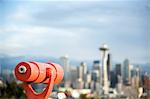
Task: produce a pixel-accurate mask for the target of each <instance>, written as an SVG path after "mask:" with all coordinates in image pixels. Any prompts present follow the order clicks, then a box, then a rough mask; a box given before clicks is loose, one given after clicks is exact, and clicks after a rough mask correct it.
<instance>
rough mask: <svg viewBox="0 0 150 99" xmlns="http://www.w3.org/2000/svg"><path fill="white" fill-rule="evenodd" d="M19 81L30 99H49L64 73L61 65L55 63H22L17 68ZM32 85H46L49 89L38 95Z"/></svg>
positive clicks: (16, 72) (16, 73)
mask: <svg viewBox="0 0 150 99" xmlns="http://www.w3.org/2000/svg"><path fill="white" fill-rule="evenodd" d="M15 75H16V78H17V79H18V80H21V81H23V84H24V89H25V92H26V95H27V97H28V99H48V97H49V95H50V93H51V92H52V89H53V86H54V84H59V83H60V82H61V80H62V79H63V76H64V72H63V69H62V67H61V66H60V65H58V64H55V63H40V62H20V63H19V64H18V65H17V66H16V68H15ZM31 83H45V84H47V87H46V88H45V89H44V91H43V92H41V93H36V92H35V91H34V90H33V88H32V86H31Z"/></svg>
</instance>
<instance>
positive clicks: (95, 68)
mask: <svg viewBox="0 0 150 99" xmlns="http://www.w3.org/2000/svg"><path fill="white" fill-rule="evenodd" d="M93 73H97V74H96V75H97V77H98V78H97V80H96V81H97V82H101V80H102V78H101V76H100V75H101V73H102V72H101V66H100V61H99V60H95V61H93ZM93 75H94V74H93Z"/></svg>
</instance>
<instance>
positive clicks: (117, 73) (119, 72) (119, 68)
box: [115, 64, 122, 76]
mask: <svg viewBox="0 0 150 99" xmlns="http://www.w3.org/2000/svg"><path fill="white" fill-rule="evenodd" d="M121 68H122V67H121V64H116V68H115V69H116V75H117V76H118V75H120V76H122V72H121V71H122V69H121Z"/></svg>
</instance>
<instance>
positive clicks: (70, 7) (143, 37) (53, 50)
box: [0, 0, 150, 63]
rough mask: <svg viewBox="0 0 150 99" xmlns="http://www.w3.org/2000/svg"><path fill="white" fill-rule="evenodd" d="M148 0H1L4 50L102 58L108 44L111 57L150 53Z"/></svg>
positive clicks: (0, 48) (0, 45)
mask: <svg viewBox="0 0 150 99" xmlns="http://www.w3.org/2000/svg"><path fill="white" fill-rule="evenodd" d="M149 8H150V3H149V2H148V1H147V0H143V1H140V0H134V1H130V0H127V1H115V0H112V1H99V2H98V1H94V2H90V1H89V2H83V1H78V2H62V3H59V2H58V1H56V2H52V1H51V2H48V1H43V2H41V1H36V2H35V1H29V0H28V1H23V2H20V1H17V0H13V1H9V0H7V1H3V0H2V1H0V13H1V15H0V16H1V19H0V21H1V23H0V35H1V36H0V41H1V42H0V53H2V54H8V55H15V56H18V55H19V56H20V55H33V56H53V57H60V56H63V55H65V54H68V55H69V57H70V58H71V59H76V60H83V61H84V60H95V59H99V58H100V57H99V54H100V53H99V50H98V48H99V47H100V45H102V44H103V43H106V44H108V46H109V48H110V49H111V50H110V53H112V54H113V57H112V59H113V60H115V61H120V62H122V61H123V60H124V59H125V58H128V59H129V60H131V62H133V63H146V62H149V61H150V58H149V55H150V54H149V52H148V50H149V46H150V45H149V40H148V37H149V36H148V35H149V34H148V29H147V27H148V16H149Z"/></svg>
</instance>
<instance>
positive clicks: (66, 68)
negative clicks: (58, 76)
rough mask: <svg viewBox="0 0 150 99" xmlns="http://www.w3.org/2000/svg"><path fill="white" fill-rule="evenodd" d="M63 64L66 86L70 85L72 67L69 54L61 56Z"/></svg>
mask: <svg viewBox="0 0 150 99" xmlns="http://www.w3.org/2000/svg"><path fill="white" fill-rule="evenodd" d="M60 60H61V66H62V67H63V69H64V84H65V86H70V84H69V83H70V67H69V58H68V55H65V56H62V57H61V58H60Z"/></svg>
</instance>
